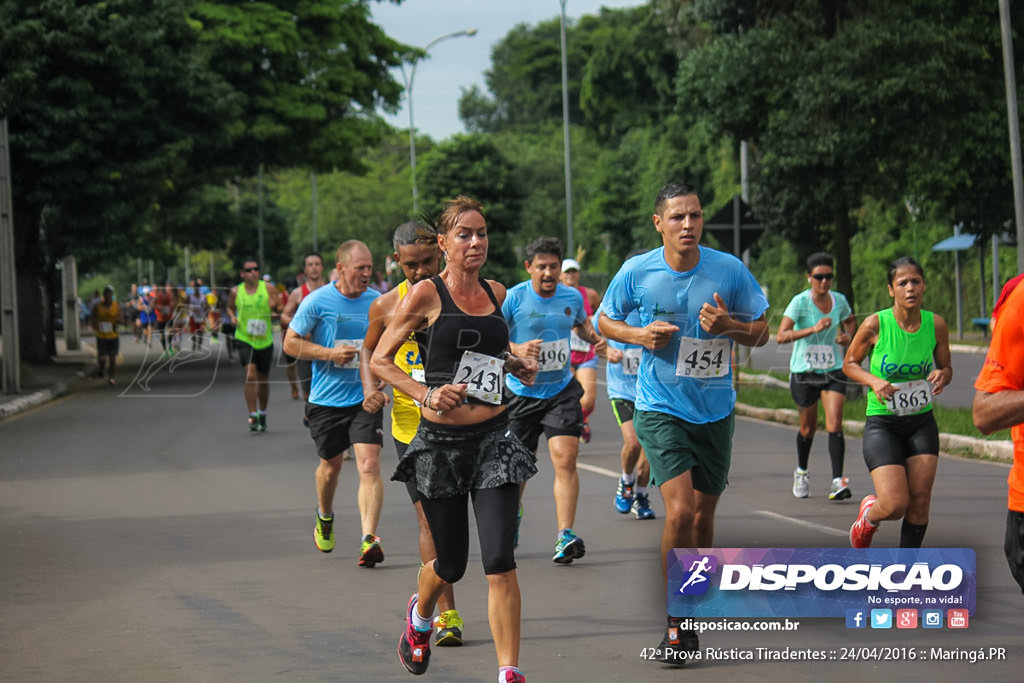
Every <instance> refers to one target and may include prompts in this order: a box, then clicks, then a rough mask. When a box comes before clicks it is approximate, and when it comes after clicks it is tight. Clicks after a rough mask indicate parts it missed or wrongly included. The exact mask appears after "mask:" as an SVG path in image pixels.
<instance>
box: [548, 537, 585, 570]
mask: <svg viewBox="0 0 1024 683" xmlns="http://www.w3.org/2000/svg"><path fill="white" fill-rule="evenodd" d="M586 554H587V547H586V546H585V545H584V544H583V539H582V538H580V537H579V536H577V535H576V533H575V532H574V531H573V530H572V529H562V533H561V535H560V536H559V537H558V543H556V544H555V555H554V557H552V558H551V559H552V560H554V561H555V562H557V563H558V564H572V561H573V560H578V559H579V558H581V557H583V556H584V555H586Z"/></svg>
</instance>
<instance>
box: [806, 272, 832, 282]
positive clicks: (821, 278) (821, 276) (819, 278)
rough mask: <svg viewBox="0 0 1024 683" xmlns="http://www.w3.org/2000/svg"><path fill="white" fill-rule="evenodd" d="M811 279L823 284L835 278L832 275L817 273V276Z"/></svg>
mask: <svg viewBox="0 0 1024 683" xmlns="http://www.w3.org/2000/svg"><path fill="white" fill-rule="evenodd" d="M811 277H813V278H814V279H815V280H817V281H818V282H824V281H825V280H831V279H832V278H834V277H835V275H833V274H832V273H818V274H817V275H812V276H811Z"/></svg>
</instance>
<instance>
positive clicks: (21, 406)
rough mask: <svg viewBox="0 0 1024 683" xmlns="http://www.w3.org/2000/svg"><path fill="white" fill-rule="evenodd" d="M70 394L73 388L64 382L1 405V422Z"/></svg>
mask: <svg viewBox="0 0 1024 683" xmlns="http://www.w3.org/2000/svg"><path fill="white" fill-rule="evenodd" d="M69 393H71V387H70V386H68V385H67V384H65V383H64V382H58V383H57V384H55V385H53V386H52V387H49V388H47V389H41V390H40V391H37V392H35V393H32V394H27V395H25V396H19V397H18V398H15V399H11V400H9V401H5V402H4V403H3V404H0V421H2V420H6V419H7V418H9V417H13V416H14V415H17V414H18V413H23V412H25V411H26V410H30V409H32V408H35V407H37V406H41V405H43V404H44V403H47V402H49V401H52V400H53V399H55V398H59V397H61V396H65V395H67V394H69Z"/></svg>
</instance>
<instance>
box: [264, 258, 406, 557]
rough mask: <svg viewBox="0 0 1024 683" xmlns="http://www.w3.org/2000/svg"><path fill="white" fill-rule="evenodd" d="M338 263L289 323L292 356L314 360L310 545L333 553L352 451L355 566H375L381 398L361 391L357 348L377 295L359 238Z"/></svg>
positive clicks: (288, 348)
mask: <svg viewBox="0 0 1024 683" xmlns="http://www.w3.org/2000/svg"><path fill="white" fill-rule="evenodd" d="M337 263H338V271H339V274H338V280H337V282H335V283H333V286H331V287H320V288H319V289H317V290H316V291H314V292H313V293H312V294H310V295H309V296H307V297H306V298H305V299H303V300H302V303H301V304H299V308H298V310H297V311H296V312H295V316H294V317H293V318H292V319H291V322H290V323H289V325H288V334H287V336H286V337H285V342H284V347H285V350H286V351H288V354H289V355H291V356H294V357H296V358H304V359H306V360H310V361H314V362H313V382H312V385H311V387H310V393H309V401H308V402H307V403H306V417H307V419H308V420H309V435H310V436H311V437H312V438H313V441H314V442H315V443H316V447H317V454H318V455H319V456H320V463H319V465H318V466H317V469H316V493H317V503H318V505H319V507H318V509H317V513H316V521H315V523H314V525H313V542H314V544H315V545H316V547H317V549H318V550H319V551H320V552H323V553H329V552H331V551H332V550H334V493H335V491H336V490H337V487H338V476H339V475H340V474H341V462H342V459H343V457H344V454H345V451H347V450H348V449H349V448H350V447H351V448H352V449H353V450H354V451H355V457H356V468H357V469H358V470H359V493H358V500H359V517H360V524H361V527H362V534H361V540H360V546H359V566H360V567H367V568H372V567H374V566H376V565H377V564H379V563H381V562H383V561H384V551H383V550H382V549H381V540H380V537H379V536H377V522H378V521H379V520H380V509H381V505H382V504H383V502H384V482H383V480H382V479H381V478H380V447H381V444H382V443H383V431H382V430H381V424H382V422H383V419H382V415H381V413H380V408H381V407H383V405H384V403H385V401H386V396H385V395H384V394H382V393H381V392H380V391H377V390H374V391H372V392H368V393H364V392H363V386H364V379H365V378H361V377H360V367H359V366H360V364H359V349H360V347H362V345H363V338H364V337H365V336H366V328H367V324H368V322H369V310H370V304H371V303H372V302H373V300H374V299H376V298H377V297H378V296H380V295H379V294H378V293H377V292H375V291H373V290H369V289H368V285H369V284H370V273H371V272H372V268H373V257H372V256H371V255H370V250H369V249H368V248H367V246H366V245H365V244H363V243H362V242H360V241H358V240H348V241H347V242H343V243H342V244H341V246H339V247H338V252H337Z"/></svg>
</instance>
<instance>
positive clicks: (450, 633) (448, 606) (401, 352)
mask: <svg viewBox="0 0 1024 683" xmlns="http://www.w3.org/2000/svg"><path fill="white" fill-rule="evenodd" d="M392 243H393V244H394V248H395V253H394V259H395V262H396V263H398V264H400V266H401V268H402V271H403V272H404V273H405V278H406V279H405V280H404V281H402V282H401V283H399V285H398V286H397V287H396V288H394V289H392V290H389V291H388V293H387V294H384V295H383V296H381V297H379V298H378V299H376V300H375V301H374V302H373V303H372V304H370V326H369V328H368V329H367V330H366V339H365V340H364V342H363V348H362V351H360V354H359V356H360V362H361V363H366V365H365V366H364V367H363V374H362V377H363V380H364V381H363V392H364V393H367V394H369V393H370V392H371V391H373V389H374V388H375V387H374V385H373V383H372V382H373V375H372V373H371V372H370V371H369V362H370V357H371V355H372V354H373V351H374V349H376V348H377V343H378V342H379V341H380V337H381V335H382V334H383V333H384V330H385V328H387V326H388V324H389V323H390V322H391V319H392V317H393V316H394V314H395V309H397V308H398V304H399V302H401V300H402V299H404V298H405V295H406V294H408V292H409V288H410V287H412V286H413V285H415V284H416V283H417V282H421V281H423V280H427V279H429V278H432V277H434V276H435V275H437V273H438V271H440V270H441V251H440V250H439V249H438V248H437V232H436V231H435V230H434V229H433V228H431V227H428V226H426V225H424V224H423V223H419V222H409V223H402V224H401V225H400V226H398V228H397V229H396V230H395V235H394V239H393V240H392ZM395 365H397V366H398V367H399V368H400V369H401V370H402V371H403V372H405V373H406V374H407V375H409V376H410V377H412V378H413V379H415V380H416V381H417V382H422V381H423V379H424V376H423V360H422V358H420V350H419V347H418V346H417V345H416V339H415V337H414V336H410V337H409V338H408V339H406V341H405V343H404V344H402V346H401V348H399V349H398V353H396V354H395ZM368 382H369V383H368ZM394 396H395V401H394V404H393V406H392V408H391V436H392V437H393V438H394V441H395V450H396V451H398V459H399V460H401V459H402V457H403V456H404V455H405V451H406V450H407V449H408V448H409V442H410V441H412V438H413V437H414V436H415V435H416V427H417V425H418V424H419V422H420V405H419V403H417V402H416V401H415V400H413V399H412V397H410V396H408V395H407V394H403V393H402V392H401V391H399V390H398V389H395V390H394ZM405 488H406V490H407V491H408V493H409V499H410V500H412V504H413V507H414V509H415V510H416V520H417V522H418V523H419V550H420V566H421V567H422V566H423V565H425V564H426V563H427V562H430V561H431V560H433V559H434V556H435V555H436V553H435V551H434V537H433V536H432V535H431V534H430V525H429V524H427V518H426V516H425V515H424V514H423V504H422V503H421V502H420V494H419V492H418V491H417V490H416V482H415V481H407V482H405ZM437 606H438V610H439V611H440V614H438V616H437V617H436V618H435V619H434V626H435V628H436V629H437V632H436V634H435V636H434V644H435V645H439V646H442V647H446V646H458V645H462V629H463V626H464V625H463V623H462V617H461V616H460V615H459V611H458V610H457V609H456V608H455V590H454V588H453V586H452V585H451V584H447V585H445V588H444V591H443V592H442V593H441V597H439V598H438V600H437Z"/></svg>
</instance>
